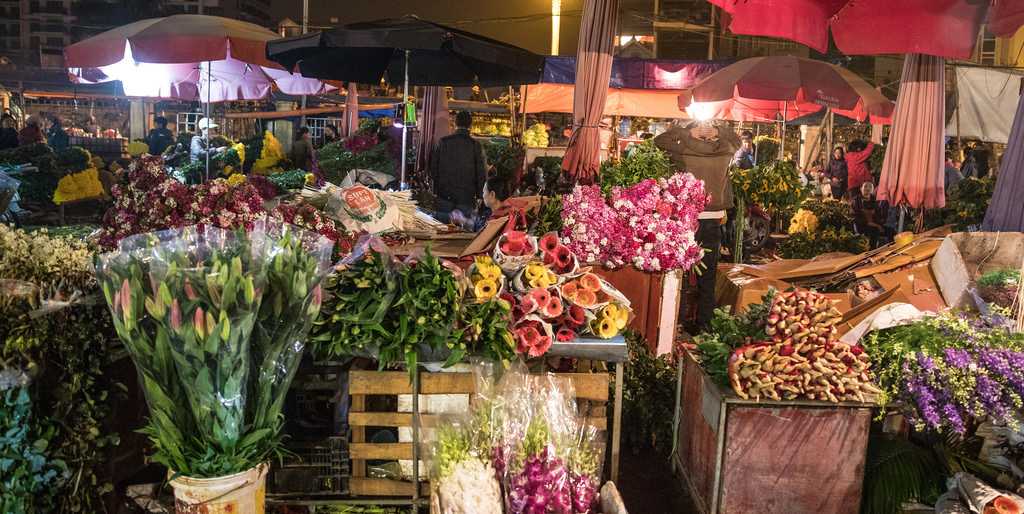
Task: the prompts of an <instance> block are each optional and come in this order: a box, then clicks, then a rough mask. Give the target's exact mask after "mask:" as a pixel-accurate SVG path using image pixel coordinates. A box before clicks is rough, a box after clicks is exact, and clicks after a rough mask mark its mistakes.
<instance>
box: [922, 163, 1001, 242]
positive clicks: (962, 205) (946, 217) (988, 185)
mask: <svg viewBox="0 0 1024 514" xmlns="http://www.w3.org/2000/svg"><path fill="white" fill-rule="evenodd" d="M995 190H996V178H995V177H994V176H992V175H989V176H987V177H985V178H980V179H979V178H975V177H967V178H965V179H963V180H961V181H960V182H957V184H956V185H955V186H953V187H951V188H949V194H947V195H946V206H945V207H943V208H942V209H933V210H930V211H926V212H925V226H926V227H929V228H935V227H941V226H943V225H953V226H954V228H955V229H956V230H967V229H968V228H969V227H971V226H973V225H981V222H983V221H985V212H986V211H988V204H989V202H991V201H992V194H993V193H995Z"/></svg>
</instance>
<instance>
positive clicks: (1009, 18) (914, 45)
mask: <svg viewBox="0 0 1024 514" xmlns="http://www.w3.org/2000/svg"><path fill="white" fill-rule="evenodd" d="M708 1H709V2H711V3H712V4H714V5H717V6H719V7H721V8H722V10H724V11H725V12H726V14H727V16H723V25H725V26H727V27H728V28H729V30H730V31H732V32H733V33H734V34H743V35H749V36H769V37H777V38H782V39H789V40H791V41H796V42H798V43H802V44H805V45H807V46H809V47H811V48H813V49H815V50H817V51H819V52H821V53H826V52H827V51H828V44H829V33H830V32H831V35H832V38H833V39H834V40H835V43H836V46H837V47H839V50H840V51H842V52H843V53H845V54H849V55H878V54H906V53H920V54H927V55H933V56H938V57H948V58H953V59H969V58H970V57H971V56H972V54H973V53H974V47H975V46H976V44H977V41H978V32H979V31H980V29H981V25H982V24H984V23H988V27H989V30H991V31H992V32H993V33H994V34H995V35H997V36H1003V37H1009V36H1011V35H1013V33H1015V32H1016V31H1017V29H1018V28H1020V26H1021V25H1022V24H1024V2H1021V1H1019V0H991V1H989V0H897V1H893V0H708Z"/></svg>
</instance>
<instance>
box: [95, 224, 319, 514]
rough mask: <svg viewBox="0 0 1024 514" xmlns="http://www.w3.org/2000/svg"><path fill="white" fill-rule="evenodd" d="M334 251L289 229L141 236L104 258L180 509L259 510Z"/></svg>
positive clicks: (103, 278)
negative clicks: (288, 395)
mask: <svg viewBox="0 0 1024 514" xmlns="http://www.w3.org/2000/svg"><path fill="white" fill-rule="evenodd" d="M330 252H331V243H330V241H328V240H327V239H326V238H323V237H319V236H316V235H312V234H308V233H306V232H304V231H302V230H300V229H297V228H295V227H293V226H291V225H285V224H272V223H270V222H263V221H261V222H258V223H257V224H256V226H255V227H253V229H252V230H250V231H248V232H245V231H239V232H229V231H225V230H222V229H218V228H213V227H203V226H196V227H185V228H182V229H174V230H169V231H164V232H157V233H150V234H140V235H137V236H132V237H129V238H126V239H125V240H123V241H122V242H121V244H120V246H119V248H118V250H116V251H114V252H110V253H106V254H103V255H101V256H99V257H98V258H97V263H96V271H97V276H98V278H99V281H100V284H101V287H102V289H103V294H104V297H105V299H106V301H107V304H108V305H109V306H110V310H111V314H112V317H113V321H114V326H115V329H116V330H117V333H118V336H119V337H120V338H121V340H122V341H123V342H124V344H125V347H126V348H127V349H128V351H129V353H130V354H131V356H132V360H133V361H134V362H135V365H136V368H137V370H138V373H139V377H140V383H141V384H142V387H143V390H144V393H145V395H146V400H147V403H148V405H149V411H150V412H149V414H150V416H149V424H148V425H147V426H146V428H145V429H144V432H145V433H146V434H148V435H149V437H150V440H151V441H152V443H153V446H154V449H155V452H154V454H153V460H154V461H156V462H159V463H161V464H164V465H165V466H167V467H168V469H169V475H170V477H171V486H172V487H173V488H174V489H175V496H176V498H177V502H178V504H179V505H185V506H187V505H197V504H202V505H204V506H205V507H207V508H214V506H215V505H225V506H226V505H228V504H231V505H232V507H231V508H233V509H234V510H235V511H237V512H262V510H263V508H262V505H263V498H262V496H263V491H264V485H263V484H264V481H265V477H266V471H267V465H266V463H267V461H268V460H269V459H270V458H272V457H273V456H274V455H276V454H278V453H279V452H280V450H281V439H280V429H281V424H282V419H281V408H282V405H283V403H284V397H285V393H286V392H287V390H288V386H289V384H290V383H291V380H292V378H293V376H294V373H295V369H296V367H297V365H298V362H299V359H300V357H301V353H302V349H303V342H304V341H305V336H306V333H307V332H308V330H309V327H310V325H311V324H312V321H313V319H315V318H316V316H317V315H318V313H319V310H320V304H321V300H322V289H321V285H320V283H321V281H322V279H323V277H324V275H325V274H326V272H327V270H328V264H329V258H330Z"/></svg>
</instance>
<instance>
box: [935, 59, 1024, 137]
mask: <svg viewBox="0 0 1024 514" xmlns="http://www.w3.org/2000/svg"><path fill="white" fill-rule="evenodd" d="M954 70H955V77H956V85H957V90H958V91H959V96H960V99H959V101H958V105H957V107H956V108H957V110H958V111H959V113H960V120H959V124H960V127H959V135H960V137H963V138H970V139H980V140H982V141H986V142H990V143H1003V144H1006V142H1007V140H1009V138H1010V127H1011V126H1013V115H1014V113H1015V112H1016V111H1017V102H1018V101H1019V100H1020V92H1021V79H1022V78H1024V74H1022V73H1020V72H1011V71H1006V70H996V69H992V68H977V67H966V66H957V67H955V68H954ZM957 134H958V132H957V114H956V112H954V113H953V116H952V117H951V118H950V119H949V125H948V126H947V127H946V135H947V136H950V137H955V136H956V135H957Z"/></svg>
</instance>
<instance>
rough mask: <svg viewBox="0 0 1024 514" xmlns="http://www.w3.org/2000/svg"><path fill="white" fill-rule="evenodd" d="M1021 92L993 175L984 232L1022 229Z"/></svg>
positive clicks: (1023, 155)
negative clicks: (1004, 149)
mask: <svg viewBox="0 0 1024 514" xmlns="http://www.w3.org/2000/svg"><path fill="white" fill-rule="evenodd" d="M1022 192H1024V95H1021V97H1020V102H1019V103H1018V104H1017V115H1016V117H1014V119H1013V128H1011V129H1010V140H1009V141H1008V142H1007V144H1006V153H1005V154H1003V159H1002V161H1001V163H1000V165H999V175H997V176H996V190H995V191H994V192H993V193H992V201H991V202H990V203H989V204H988V210H987V211H985V221H984V222H983V223H982V225H981V229H982V230H984V231H986V232H1024V202H1021V201H1020V197H1021V193H1022Z"/></svg>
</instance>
